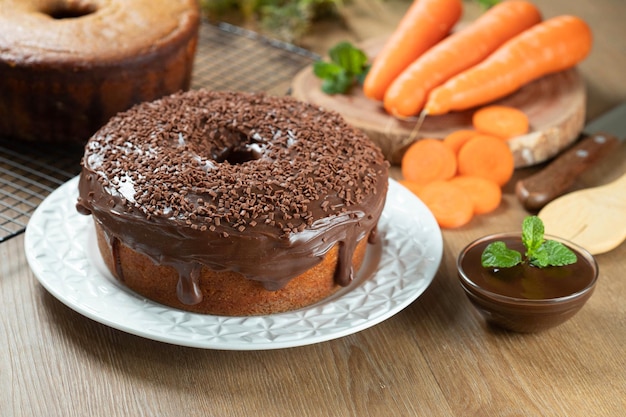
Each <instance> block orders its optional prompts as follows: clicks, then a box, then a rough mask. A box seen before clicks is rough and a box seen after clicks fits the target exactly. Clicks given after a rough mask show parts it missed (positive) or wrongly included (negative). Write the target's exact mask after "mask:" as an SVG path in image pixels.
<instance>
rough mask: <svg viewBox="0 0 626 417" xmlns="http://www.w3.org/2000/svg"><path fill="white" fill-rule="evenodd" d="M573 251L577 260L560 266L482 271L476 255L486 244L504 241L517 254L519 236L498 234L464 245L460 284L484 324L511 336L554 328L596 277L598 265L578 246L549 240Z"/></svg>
mask: <svg viewBox="0 0 626 417" xmlns="http://www.w3.org/2000/svg"><path fill="white" fill-rule="evenodd" d="M545 238H546V239H552V240H557V241H559V242H561V243H563V244H565V245H566V246H567V247H569V248H570V249H571V250H573V251H574V252H575V253H576V256H577V258H578V260H577V262H576V263H575V264H572V265H567V266H560V267H547V268H537V267H533V266H530V265H527V264H524V265H521V266H519V265H518V266H516V267H513V268H501V269H499V270H495V269H493V268H484V267H483V266H482V265H481V261H480V258H481V255H482V252H483V250H484V248H485V247H486V246H487V245H488V244H489V243H491V242H494V241H498V240H500V241H504V242H505V243H506V244H507V246H508V247H509V248H511V249H516V250H518V251H520V252H521V253H522V254H524V253H525V249H524V247H523V245H522V242H521V236H520V233H519V232H518V233H501V234H494V235H489V236H485V237H482V238H480V239H478V240H475V241H474V242H472V243H470V244H469V245H468V246H467V247H465V249H463V250H462V251H461V253H460V254H459V257H458V259H457V270H458V275H459V279H460V282H461V286H462V287H463V289H464V290H465V293H466V295H467V296H468V298H469V300H470V301H471V302H472V304H473V305H474V306H475V307H476V308H477V309H478V311H479V312H480V313H481V314H482V315H483V316H484V317H485V319H486V320H487V322H489V323H491V324H495V325H497V326H499V327H502V328H505V329H508V330H512V331H516V332H524V333H527V332H537V331H541V330H544V329H548V328H550V327H554V326H558V325H559V324H561V323H563V322H565V321H566V320H568V319H569V318H571V317H572V316H573V315H574V314H576V313H577V312H578V311H579V310H580V309H581V307H582V306H583V305H584V304H585V302H586V301H587V300H588V299H589V297H590V296H591V294H592V293H593V290H594V288H595V285H596V282H597V279H598V265H597V263H596V261H595V259H594V258H593V256H592V255H591V254H590V253H589V252H587V251H586V250H585V249H583V248H582V247H580V246H578V245H575V244H573V243H571V242H568V241H565V240H563V239H559V238H557V237H554V236H545Z"/></svg>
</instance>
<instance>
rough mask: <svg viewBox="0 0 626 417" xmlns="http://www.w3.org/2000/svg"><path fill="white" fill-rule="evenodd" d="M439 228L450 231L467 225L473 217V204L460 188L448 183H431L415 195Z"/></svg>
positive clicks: (439, 181) (440, 181)
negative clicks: (429, 212) (433, 217)
mask: <svg viewBox="0 0 626 417" xmlns="http://www.w3.org/2000/svg"><path fill="white" fill-rule="evenodd" d="M417 196H418V197H419V198H420V200H422V202H423V203H424V204H425V205H426V207H428V209H429V210H430V211H431V213H432V214H433V216H435V219H436V220H437V223H438V224H439V226H440V227H442V228H446V229H451V228H455V227H460V226H463V225H464V224H467V223H468V222H469V221H470V220H471V219H472V217H473V216H474V203H472V199H471V198H470V197H469V195H468V194H467V193H466V192H465V191H463V189H461V188H460V187H458V186H456V185H454V184H452V183H451V182H449V181H442V180H438V181H433V182H431V183H428V184H426V185H425V186H424V187H423V188H422V189H421V190H420V191H419V193H418V194H417Z"/></svg>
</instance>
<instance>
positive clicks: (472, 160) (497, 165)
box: [458, 135, 515, 187]
mask: <svg viewBox="0 0 626 417" xmlns="http://www.w3.org/2000/svg"><path fill="white" fill-rule="evenodd" d="M514 170H515V161H514V159H513V153H512V152H511V149H510V148H509V146H508V145H507V143H506V142H505V141H503V140H502V139H499V138H497V137H495V136H489V135H476V136H474V137H473V138H471V139H470V140H469V141H468V142H467V143H466V144H465V145H463V147H462V148H461V150H460V151H459V155H458V171H459V174H460V175H470V176H477V177H482V178H485V179H488V180H491V181H493V182H495V183H496V184H498V185H499V186H501V187H502V186H503V185H504V184H506V183H507V182H508V181H509V180H510V179H511V177H512V176H513V171H514Z"/></svg>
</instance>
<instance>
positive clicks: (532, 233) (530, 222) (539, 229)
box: [522, 216, 544, 258]
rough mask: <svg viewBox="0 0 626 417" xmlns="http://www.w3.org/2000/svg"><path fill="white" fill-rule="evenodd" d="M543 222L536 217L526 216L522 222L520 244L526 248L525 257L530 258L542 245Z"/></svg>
mask: <svg viewBox="0 0 626 417" xmlns="http://www.w3.org/2000/svg"><path fill="white" fill-rule="evenodd" d="M543 233H544V228H543V222H542V221H541V219H540V218H539V217H537V216H527V217H526V218H525V219H524V221H523V222H522V243H523V244H524V246H525V247H526V256H527V257H529V258H532V257H533V255H534V253H535V252H536V251H537V250H538V249H539V247H541V244H542V243H543Z"/></svg>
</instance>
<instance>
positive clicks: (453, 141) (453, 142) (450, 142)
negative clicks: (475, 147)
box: [443, 129, 478, 155]
mask: <svg viewBox="0 0 626 417" xmlns="http://www.w3.org/2000/svg"><path fill="white" fill-rule="evenodd" d="M477 133H478V132H476V131H475V130H472V129H460V130H455V131H454V132H452V133H450V134H448V135H446V137H444V138H443V143H444V145H447V146H448V147H449V148H450V149H452V151H453V152H454V154H455V155H456V154H458V153H459V150H460V149H461V147H462V146H463V145H465V144H466V143H467V141H468V140H470V139H471V138H472V137H474V136H475V135H476V134H477Z"/></svg>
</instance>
